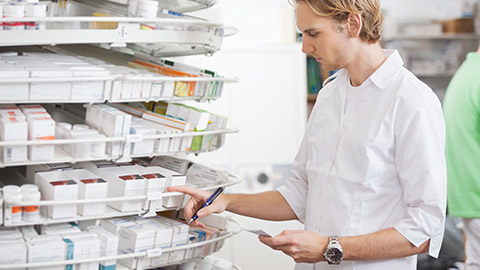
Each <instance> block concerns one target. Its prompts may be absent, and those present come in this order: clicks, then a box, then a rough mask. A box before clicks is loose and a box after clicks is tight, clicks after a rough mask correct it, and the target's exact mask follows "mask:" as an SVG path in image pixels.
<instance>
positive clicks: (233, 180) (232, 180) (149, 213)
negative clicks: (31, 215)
mask: <svg viewBox="0 0 480 270" xmlns="http://www.w3.org/2000/svg"><path fill="white" fill-rule="evenodd" d="M238 183H240V179H239V178H238V177H237V176H234V175H230V176H229V179H228V181H227V182H224V183H220V184H217V185H214V186H208V187H200V186H194V185H192V187H195V188H198V189H202V190H213V189H216V188H219V187H229V186H233V185H236V184H238ZM183 195H184V194H183V193H178V192H164V193H160V192H159V193H155V194H146V195H139V196H132V197H111V198H104V199H88V200H70V201H38V202H10V201H4V202H3V203H4V209H5V212H7V211H9V210H10V209H11V207H13V206H30V205H38V206H53V205H65V204H87V203H107V202H119V201H139V200H142V201H144V204H143V205H145V207H144V209H143V210H139V211H135V212H131V211H130V212H121V211H118V210H115V209H113V208H111V207H110V206H108V205H106V208H105V214H103V215H101V216H79V215H77V216H75V217H72V218H62V219H51V218H45V217H42V218H41V219H40V220H38V221H33V222H26V221H11V220H10V219H9V217H8V215H7V214H6V213H4V217H5V222H4V225H3V226H5V227H12V226H27V225H37V224H43V225H46V224H57V223H65V222H72V221H84V220H97V219H106V218H113V217H124V216H132V215H138V216H143V217H153V216H156V212H160V211H166V210H172V209H166V208H163V207H162V208H155V209H148V206H150V205H152V204H150V203H151V202H153V201H157V200H162V199H163V198H168V197H175V196H183ZM173 210H177V209H173ZM45 216H46V215H45ZM0 269H1V268H0Z"/></svg>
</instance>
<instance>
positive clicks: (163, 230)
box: [144, 219, 173, 266]
mask: <svg viewBox="0 0 480 270" xmlns="http://www.w3.org/2000/svg"><path fill="white" fill-rule="evenodd" d="M144 226H150V227H152V228H154V229H155V231H156V235H155V243H154V248H162V249H164V248H171V247H172V237H173V228H172V227H170V226H167V225H165V224H162V223H161V222H158V220H156V219H151V220H149V221H148V222H146V223H145V224H144ZM169 257H170V254H169V253H164V254H162V255H161V256H158V257H154V258H152V261H151V266H156V265H165V264H167V263H168V258H169Z"/></svg>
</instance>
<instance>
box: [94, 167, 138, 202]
mask: <svg viewBox="0 0 480 270" xmlns="http://www.w3.org/2000/svg"><path fill="white" fill-rule="evenodd" d="M96 174H97V175H98V176H100V177H102V178H103V179H105V180H106V181H107V182H108V186H109V188H108V197H133V196H139V195H144V194H145V193H144V189H145V178H143V177H142V176H140V175H138V174H130V173H129V172H128V171H125V170H124V169H121V168H119V167H110V168H100V169H98V170H97V171H96ZM142 201H143V200H132V201H118V202H109V203H108V205H110V206H111V207H113V208H115V209H117V210H119V211H122V212H129V211H140V210H141V209H142Z"/></svg>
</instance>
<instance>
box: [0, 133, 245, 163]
mask: <svg viewBox="0 0 480 270" xmlns="http://www.w3.org/2000/svg"><path fill="white" fill-rule="evenodd" d="M238 132H239V130H238V129H221V130H211V131H197V132H185V133H178V134H169V135H148V136H142V135H138V134H135V135H128V136H126V137H107V138H103V139H62V140H50V141H47V140H37V141H0V147H2V146H18V145H52V144H54V145H60V144H78V143H92V142H105V143H108V142H127V143H124V144H123V145H124V151H123V155H122V156H120V157H112V156H106V155H105V156H101V157H86V158H76V157H73V156H72V155H71V154H69V153H67V152H66V151H64V150H63V149H60V148H59V147H55V159H54V160H39V161H23V162H12V163H4V162H0V168H5V167H11V166H24V165H36V164H44V163H77V162H82V161H95V160H116V161H119V162H128V161H131V158H132V157H135V158H138V157H153V156H158V155H166V154H170V153H157V152H152V153H148V154H141V155H130V151H129V150H130V143H128V142H140V141H143V140H152V139H153V140H154V139H165V138H184V137H194V136H204V135H217V134H231V133H238Z"/></svg>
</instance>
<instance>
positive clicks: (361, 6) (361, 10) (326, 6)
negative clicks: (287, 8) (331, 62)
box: [289, 0, 383, 43]
mask: <svg viewBox="0 0 480 270" xmlns="http://www.w3.org/2000/svg"><path fill="white" fill-rule="evenodd" d="M289 2H290V3H291V4H292V5H294V6H295V5H296V3H298V2H304V3H305V4H306V5H307V6H308V7H309V8H310V9H311V10H312V11H313V12H314V13H315V14H317V15H319V16H322V17H328V18H332V19H333V20H335V21H336V22H338V23H340V24H343V23H345V22H346V20H347V19H348V16H349V15H350V14H356V15H360V16H361V17H362V31H361V32H360V38H361V39H362V40H364V41H367V42H368V43H375V42H377V41H378V40H380V37H381V35H382V23H383V15H382V11H381V9H380V0H289Z"/></svg>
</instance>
